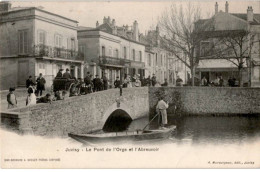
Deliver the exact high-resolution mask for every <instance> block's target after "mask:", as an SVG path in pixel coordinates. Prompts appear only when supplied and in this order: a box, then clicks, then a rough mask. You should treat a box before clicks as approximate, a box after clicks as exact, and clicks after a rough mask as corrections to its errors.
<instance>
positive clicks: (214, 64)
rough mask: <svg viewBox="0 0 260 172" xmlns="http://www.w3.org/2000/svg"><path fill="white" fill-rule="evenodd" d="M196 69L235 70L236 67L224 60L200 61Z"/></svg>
mask: <svg viewBox="0 0 260 172" xmlns="http://www.w3.org/2000/svg"><path fill="white" fill-rule="evenodd" d="M197 68H237V66H236V65H235V64H233V63H232V62H230V61H228V60H226V59H207V60H200V61H199V65H198V67H197Z"/></svg>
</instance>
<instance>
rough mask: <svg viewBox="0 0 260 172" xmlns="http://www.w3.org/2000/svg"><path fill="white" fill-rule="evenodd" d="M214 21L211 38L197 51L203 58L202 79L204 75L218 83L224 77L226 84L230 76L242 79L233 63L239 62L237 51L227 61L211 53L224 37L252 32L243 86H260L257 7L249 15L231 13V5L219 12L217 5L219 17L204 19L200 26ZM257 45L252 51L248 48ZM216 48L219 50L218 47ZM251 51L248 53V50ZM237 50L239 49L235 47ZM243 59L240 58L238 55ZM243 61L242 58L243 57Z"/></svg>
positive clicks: (244, 68) (199, 46)
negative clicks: (218, 39)
mask: <svg viewBox="0 0 260 172" xmlns="http://www.w3.org/2000/svg"><path fill="white" fill-rule="evenodd" d="M210 20H211V21H213V22H212V24H211V25H212V26H211V27H210V33H209V32H208V33H209V34H208V35H210V36H209V38H208V39H205V40H203V41H201V42H200V45H198V46H197V48H196V56H197V57H198V58H200V62H199V65H198V67H197V69H196V73H197V75H198V76H199V78H200V79H201V78H203V77H204V76H205V77H206V78H207V80H208V81H214V80H215V79H216V77H218V76H222V77H223V79H224V81H225V84H227V80H228V79H229V77H235V78H236V79H238V78H239V72H238V67H237V66H236V65H235V64H234V63H232V62H231V61H230V60H232V59H235V58H234V57H236V54H235V52H234V51H229V52H227V53H226V54H225V55H224V58H218V57H216V55H215V53H214V52H213V51H211V48H212V42H214V40H215V39H216V38H217V37H218V36H219V35H220V34H225V33H226V34H234V33H236V32H237V33H238V32H241V33H242V32H245V33H249V34H248V37H249V36H250V35H254V38H253V39H251V40H247V41H245V42H243V44H242V46H243V49H241V50H243V53H244V54H243V57H244V58H243V70H242V83H250V81H251V86H252V87H255V86H260V14H254V13H253V8H252V7H248V9H247V13H229V4H228V2H226V4H225V12H223V11H219V10H218V3H217V2H216V4H215V15H214V16H213V17H212V18H210V19H205V20H200V21H198V22H197V23H196V24H197V25H199V24H200V23H205V22H208V21H210ZM252 42H254V44H253V47H252V49H251V51H249V50H250V49H249V48H248V46H249V45H250V44H251V43H252ZM218 46H219V47H221V49H222V50H223V49H225V47H226V45H224V44H221V45H218ZM214 48H215V47H214ZM246 49H247V50H246ZM235 50H238V48H237V47H235ZM237 56H239V55H237ZM241 59H242V58H241Z"/></svg>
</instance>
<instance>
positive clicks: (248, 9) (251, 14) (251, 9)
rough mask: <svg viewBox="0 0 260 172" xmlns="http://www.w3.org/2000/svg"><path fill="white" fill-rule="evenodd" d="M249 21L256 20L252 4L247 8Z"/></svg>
mask: <svg viewBox="0 0 260 172" xmlns="http://www.w3.org/2000/svg"><path fill="white" fill-rule="evenodd" d="M247 21H248V22H252V21H254V13H253V8H252V6H249V7H248V8H247Z"/></svg>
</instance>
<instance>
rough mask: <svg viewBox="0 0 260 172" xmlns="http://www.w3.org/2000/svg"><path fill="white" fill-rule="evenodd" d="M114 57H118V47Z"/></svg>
mask: <svg viewBox="0 0 260 172" xmlns="http://www.w3.org/2000/svg"><path fill="white" fill-rule="evenodd" d="M115 57H116V58H118V57H119V54H118V49H116V50H115Z"/></svg>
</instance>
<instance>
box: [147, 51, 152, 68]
mask: <svg viewBox="0 0 260 172" xmlns="http://www.w3.org/2000/svg"><path fill="white" fill-rule="evenodd" d="M148 65H149V66H152V59H151V54H148Z"/></svg>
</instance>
